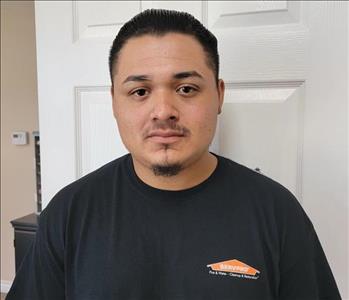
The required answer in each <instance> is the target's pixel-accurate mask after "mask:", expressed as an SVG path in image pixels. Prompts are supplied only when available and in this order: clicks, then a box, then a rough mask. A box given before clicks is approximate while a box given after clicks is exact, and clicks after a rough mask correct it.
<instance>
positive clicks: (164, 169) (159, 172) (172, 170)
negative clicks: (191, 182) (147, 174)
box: [152, 164, 182, 177]
mask: <svg viewBox="0 0 349 300" xmlns="http://www.w3.org/2000/svg"><path fill="white" fill-rule="evenodd" d="M152 170H153V173H154V175H155V176H163V177H171V176H175V175H177V174H178V173H179V172H180V171H181V170H182V166H181V165H180V164H172V165H153V166H152Z"/></svg>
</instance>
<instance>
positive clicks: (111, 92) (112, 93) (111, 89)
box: [110, 85, 116, 118]
mask: <svg viewBox="0 0 349 300" xmlns="http://www.w3.org/2000/svg"><path fill="white" fill-rule="evenodd" d="M110 94H111V97H112V107H113V115H114V118H116V109H115V108H116V107H115V105H116V104H115V99H114V86H113V85H112V86H111V87H110Z"/></svg>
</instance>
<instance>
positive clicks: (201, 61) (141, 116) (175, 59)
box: [112, 33, 224, 169]
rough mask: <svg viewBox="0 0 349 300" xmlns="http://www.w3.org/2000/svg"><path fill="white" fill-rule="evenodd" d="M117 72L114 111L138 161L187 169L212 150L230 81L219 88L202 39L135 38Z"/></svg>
mask: <svg viewBox="0 0 349 300" xmlns="http://www.w3.org/2000/svg"><path fill="white" fill-rule="evenodd" d="M114 74H115V75H114V78H113V86H114V87H113V90H112V95H113V111H114V116H115V118H116V120H117V124H118V128H119V132H120V135H121V138H122V140H123V142H124V144H125V146H126V148H127V149H128V150H129V151H130V153H131V154H132V157H133V159H134V161H135V162H136V163H138V164H141V165H142V166H143V167H146V168H153V167H154V166H164V167H167V166H173V165H177V166H180V168H181V169H182V168H186V167H188V166H190V165H191V164H193V163H195V162H196V161H198V160H200V158H202V157H203V155H204V154H207V151H208V147H209V144H210V143H211V141H212V139H213V136H214V132H215V129H216V123H217V115H218V113H219V111H220V108H221V105H222V101H223V93H224V83H223V81H219V84H218V87H217V84H216V81H215V77H214V72H213V70H212V69H211V68H210V67H209V66H208V65H207V57H206V55H205V53H204V51H203V48H202V46H201V45H200V43H199V42H197V41H196V40H195V39H194V38H193V37H191V36H189V35H185V34H178V33H168V34H166V35H164V36H161V37H158V36H152V35H144V36H141V37H136V38H131V39H130V40H129V41H128V42H127V43H126V44H125V45H124V47H123V48H122V49H121V51H120V53H119V57H118V61H117V65H116V67H115V71H114Z"/></svg>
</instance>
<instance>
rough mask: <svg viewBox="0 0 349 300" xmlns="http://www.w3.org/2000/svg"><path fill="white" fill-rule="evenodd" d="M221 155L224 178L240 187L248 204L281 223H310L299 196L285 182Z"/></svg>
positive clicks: (227, 183)
mask: <svg viewBox="0 0 349 300" xmlns="http://www.w3.org/2000/svg"><path fill="white" fill-rule="evenodd" d="M218 158H219V163H221V164H222V165H223V168H222V170H223V172H222V176H223V177H224V179H223V181H224V182H226V185H228V186H229V187H230V189H235V190H237V191H238V194H239V195H240V196H241V198H242V201H243V202H244V205H245V206H249V208H250V209H251V210H252V211H256V210H257V211H259V212H260V213H261V214H263V215H265V216H268V217H273V218H274V219H275V220H276V221H277V222H278V223H279V224H281V223H285V221H288V222H290V223H293V221H292V220H295V222H299V221H302V222H304V223H306V224H307V225H306V226H308V225H310V224H309V223H310V221H309V219H308V217H307V215H306V213H305V211H304V209H303V208H302V206H301V204H300V202H299V200H298V199H297V198H296V197H295V195H294V194H293V193H292V192H291V191H290V190H288V189H287V188H286V187H285V186H283V185H282V184H280V183H278V182H277V181H275V180H273V179H271V178H269V177H267V176H265V175H264V174H261V173H259V172H256V171H254V170H252V169H249V168H247V167H246V166H243V165H241V164H239V163H237V162H234V161H232V160H230V159H228V158H224V157H221V156H219V157H218Z"/></svg>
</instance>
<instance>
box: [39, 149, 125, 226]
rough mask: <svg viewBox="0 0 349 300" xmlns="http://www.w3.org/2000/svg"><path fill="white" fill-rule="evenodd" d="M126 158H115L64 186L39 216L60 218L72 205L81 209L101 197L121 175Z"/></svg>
mask: <svg viewBox="0 0 349 300" xmlns="http://www.w3.org/2000/svg"><path fill="white" fill-rule="evenodd" d="M128 159H129V155H125V156H122V157H120V158H117V159H115V160H113V161H111V162H109V163H107V164H105V165H104V166H102V167H100V168H99V169H97V170H95V171H93V172H91V173H89V174H87V175H85V176H83V177H81V178H80V179H78V180H76V181H74V182H72V183H71V184H69V185H67V186H65V187H64V188H62V189H61V190H60V191H58V192H57V193H56V195H55V196H54V197H53V198H52V199H51V201H50V202H49V204H48V205H47V207H46V208H45V209H44V211H43V212H42V213H41V216H42V217H43V218H48V217H49V218H53V219H58V218H59V219H62V217H63V215H65V216H66V215H67V214H68V213H69V211H70V210H71V209H72V207H74V209H76V208H77V207H78V208H79V209H83V207H84V206H86V207H87V204H88V202H91V200H92V201H93V200H95V199H96V198H97V197H98V198H99V199H101V198H102V197H103V195H104V194H105V193H109V192H110V190H111V189H113V188H114V186H115V184H116V183H117V181H118V179H119V178H122V177H123V176H122V174H123V173H125V170H126V168H127V160H128ZM95 202H96V201H95ZM41 216H40V219H41V218H42V217H41Z"/></svg>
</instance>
